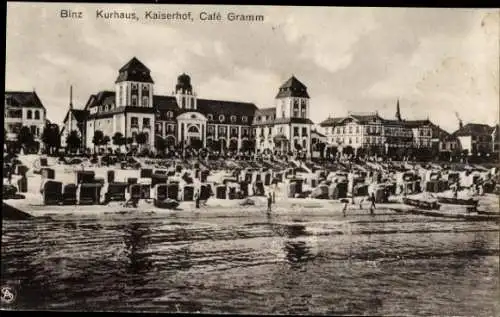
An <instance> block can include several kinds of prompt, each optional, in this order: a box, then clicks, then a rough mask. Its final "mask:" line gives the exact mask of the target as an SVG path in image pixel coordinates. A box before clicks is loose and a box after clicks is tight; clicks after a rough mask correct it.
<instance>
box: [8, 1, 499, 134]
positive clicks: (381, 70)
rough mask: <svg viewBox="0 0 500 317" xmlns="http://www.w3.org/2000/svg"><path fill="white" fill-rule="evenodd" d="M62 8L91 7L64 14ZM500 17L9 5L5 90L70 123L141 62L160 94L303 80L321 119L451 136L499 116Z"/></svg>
mask: <svg viewBox="0 0 500 317" xmlns="http://www.w3.org/2000/svg"><path fill="white" fill-rule="evenodd" d="M61 9H71V10H73V11H81V12H83V16H84V17H83V18H82V19H63V18H60V16H59V14H60V10H61ZM97 9H105V10H106V11H110V10H116V11H120V12H136V14H137V15H138V16H139V17H141V19H140V20H139V21H126V20H112V21H109V20H102V19H96V18H95V14H96V13H95V12H96V10H97ZM147 10H154V11H158V10H161V11H168V12H176V11H179V12H189V11H190V12H192V16H193V17H194V21H192V22H188V21H151V20H145V19H144V18H142V17H143V15H144V12H145V11H147ZM202 11H204V12H208V13H212V12H220V13H221V14H222V16H226V14H227V13H228V12H235V13H239V14H261V15H264V17H265V19H264V22H229V21H218V22H214V21H200V20H199V19H198V16H199V13H200V12H202ZM499 39H500V10H497V9H450V8H359V7H358V8H345V7H324V8H321V7H272V6H185V5H184V6H182V5H131V4H128V5H119V4H116V5H112V4H106V5H94V4H70V3H67V4H64V3H51V4H41V3H12V2H9V3H8V8H7V43H6V80H5V86H6V87H5V89H6V90H16V91H32V90H33V89H35V91H36V92H37V94H38V96H39V97H40V99H41V100H42V102H43V104H44V105H45V107H46V108H47V115H48V119H49V120H51V121H52V122H56V123H61V121H62V120H63V119H64V115H65V113H66V111H67V109H68V104H69V89H70V88H69V87H70V85H72V86H73V97H74V100H73V103H74V105H75V108H83V107H84V105H85V103H86V101H87V100H88V98H89V96H90V95H91V94H93V93H96V92H98V91H100V90H114V81H115V79H116V77H117V75H118V69H119V68H120V67H121V66H123V65H124V64H125V63H127V62H128V61H129V60H130V59H131V58H132V57H134V56H135V57H137V58H138V59H139V60H141V61H142V62H143V63H144V64H145V65H146V66H147V67H148V68H149V69H150V70H151V75H152V77H153V79H154V81H155V87H154V89H155V94H159V95H170V94H172V90H173V89H174V87H175V84H176V80H177V76H178V75H180V74H181V73H183V72H185V73H187V74H189V75H190V76H191V81H192V84H193V86H194V90H195V91H196V93H197V95H198V96H199V97H200V98H205V99H221V100H236V101H246V102H253V103H255V104H256V105H257V106H258V107H259V108H265V107H271V106H274V103H275V100H274V98H275V96H276V94H277V91H278V88H279V86H280V85H281V84H282V83H283V82H285V81H286V80H287V79H288V78H289V77H290V76H292V75H294V76H295V77H297V78H298V79H299V80H300V81H301V82H303V83H304V84H305V85H306V86H307V87H308V92H309V95H310V97H311V100H310V105H311V111H310V112H311V119H312V120H313V121H314V122H315V123H320V122H321V121H323V120H325V119H326V118H327V117H329V116H331V117H342V116H345V115H347V114H348V113H349V112H353V113H366V112H375V111H378V113H379V114H380V115H381V116H382V117H385V118H387V119H393V118H394V115H395V109H396V102H397V100H398V99H399V100H400V107H401V113H402V116H403V118H405V119H426V118H429V119H430V120H431V121H433V122H434V123H435V124H438V125H439V126H441V127H442V128H444V129H445V130H447V131H448V132H453V131H454V130H456V129H457V128H458V120H457V117H456V116H457V115H458V116H459V117H460V118H462V120H463V121H464V123H468V122H474V123H486V124H490V125H492V124H495V123H496V122H498V118H499V68H500V66H499V59H500V57H499V56H500V55H499V41H500V40H499Z"/></svg>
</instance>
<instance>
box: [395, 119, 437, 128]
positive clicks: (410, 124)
mask: <svg viewBox="0 0 500 317" xmlns="http://www.w3.org/2000/svg"><path fill="white" fill-rule="evenodd" d="M402 123H403V124H404V126H405V127H407V128H418V127H421V126H425V125H431V122H430V121H429V119H425V120H403V121H402Z"/></svg>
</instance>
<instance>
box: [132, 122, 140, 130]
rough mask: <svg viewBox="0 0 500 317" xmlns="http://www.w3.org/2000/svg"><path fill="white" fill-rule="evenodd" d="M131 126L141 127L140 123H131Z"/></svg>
mask: <svg viewBox="0 0 500 317" xmlns="http://www.w3.org/2000/svg"><path fill="white" fill-rule="evenodd" d="M130 127H131V128H132V129H133V128H139V123H131V124H130Z"/></svg>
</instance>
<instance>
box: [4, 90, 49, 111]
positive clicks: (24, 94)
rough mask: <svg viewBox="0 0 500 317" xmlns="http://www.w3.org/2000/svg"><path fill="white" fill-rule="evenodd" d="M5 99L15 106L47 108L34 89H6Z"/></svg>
mask: <svg viewBox="0 0 500 317" xmlns="http://www.w3.org/2000/svg"><path fill="white" fill-rule="evenodd" d="M5 99H6V101H7V102H10V105H11V106H13V107H31V108H42V109H45V107H44V106H43V104H42V101H41V100H40V98H38V95H37V94H36V92H34V91H6V92H5Z"/></svg>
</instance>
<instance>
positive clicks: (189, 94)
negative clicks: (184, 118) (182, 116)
mask: <svg viewBox="0 0 500 317" xmlns="http://www.w3.org/2000/svg"><path fill="white" fill-rule="evenodd" d="M175 99H177V104H178V105H179V107H180V108H181V109H183V110H196V109H197V102H196V94H195V93H194V92H193V86H192V85H191V77H189V76H188V75H186V74H185V73H183V74H182V75H180V76H179V77H177V85H175Z"/></svg>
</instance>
